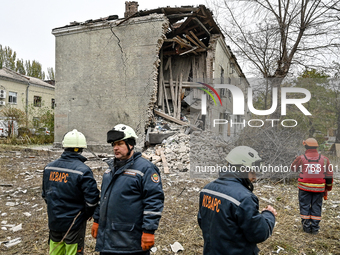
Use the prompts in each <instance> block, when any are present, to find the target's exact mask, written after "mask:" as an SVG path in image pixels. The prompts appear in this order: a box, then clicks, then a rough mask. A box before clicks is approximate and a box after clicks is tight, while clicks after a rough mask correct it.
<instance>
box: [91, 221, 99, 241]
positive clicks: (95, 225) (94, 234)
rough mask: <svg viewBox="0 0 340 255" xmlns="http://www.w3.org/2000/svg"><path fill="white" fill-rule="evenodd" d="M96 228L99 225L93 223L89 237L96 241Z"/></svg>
mask: <svg viewBox="0 0 340 255" xmlns="http://www.w3.org/2000/svg"><path fill="white" fill-rule="evenodd" d="M98 227H99V224H98V223H97V222H93V225H92V228H91V235H92V236H93V238H95V239H97V234H98Z"/></svg>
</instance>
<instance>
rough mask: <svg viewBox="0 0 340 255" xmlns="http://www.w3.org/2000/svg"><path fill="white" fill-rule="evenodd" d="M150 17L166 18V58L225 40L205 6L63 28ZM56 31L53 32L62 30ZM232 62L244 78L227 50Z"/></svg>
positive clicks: (159, 10)
mask: <svg viewBox="0 0 340 255" xmlns="http://www.w3.org/2000/svg"><path fill="white" fill-rule="evenodd" d="M151 14H164V15H165V16H166V17H167V18H168V20H169V30H168V32H167V33H166V39H165V40H164V42H163V47H162V49H163V54H164V55H165V56H166V55H184V54H195V55H198V54H199V53H201V52H205V51H207V50H208V46H209V43H210V39H211V36H212V35H216V34H217V35H220V36H221V37H222V38H223V39H224V35H223V33H222V31H221V30H220V28H219V26H218V24H217V23H216V22H215V20H214V17H213V13H212V12H211V11H210V10H209V9H208V8H206V7H205V6H204V5H199V6H196V7H194V6H181V7H169V6H167V7H159V8H157V9H152V10H144V11H143V10H141V11H138V12H136V13H135V14H133V15H131V16H129V17H127V18H124V19H120V20H119V19H118V15H110V16H108V17H106V18H100V19H96V20H92V19H90V20H87V21H85V22H77V21H74V22H71V23H70V25H67V26H64V27H60V28H70V27H75V26H90V25H92V24H93V25H95V24H97V23H101V22H106V21H112V20H116V26H120V25H121V24H123V23H124V22H126V21H127V20H130V19H133V18H137V17H143V16H148V15H151ZM60 28H55V29H53V30H52V33H53V31H55V30H57V29H60ZM227 48H228V51H229V53H230V56H231V59H233V60H234V63H235V64H236V66H238V68H239V70H240V71H241V76H243V77H244V74H243V72H242V70H241V68H240V66H239V64H238V63H237V59H236V57H235V55H234V54H233V53H232V51H231V49H230V47H229V46H227Z"/></svg>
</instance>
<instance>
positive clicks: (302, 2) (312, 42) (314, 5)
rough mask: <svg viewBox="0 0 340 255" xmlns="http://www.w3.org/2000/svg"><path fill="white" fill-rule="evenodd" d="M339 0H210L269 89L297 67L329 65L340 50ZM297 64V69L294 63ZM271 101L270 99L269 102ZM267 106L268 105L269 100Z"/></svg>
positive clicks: (239, 52) (240, 55) (243, 56)
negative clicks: (332, 55) (267, 80)
mask: <svg viewBox="0 0 340 255" xmlns="http://www.w3.org/2000/svg"><path fill="white" fill-rule="evenodd" d="M339 1H340V0H326V1H321V0H252V1H231V0H229V1H228V0H211V1H210V4H211V5H212V8H213V9H216V10H218V13H217V14H218V19H219V21H220V23H221V27H222V30H223V31H224V33H225V36H226V38H227V39H228V40H229V41H230V42H231V45H232V46H233V45H235V46H236V50H235V52H237V56H238V58H239V59H240V58H241V60H244V61H246V62H247V63H250V66H251V68H252V70H253V71H254V70H255V71H256V72H254V73H256V74H257V75H258V74H259V73H260V74H261V76H262V77H263V78H272V79H271V80H270V83H269V86H267V89H266V96H268V91H269V90H270V87H271V86H277V87H280V85H281V83H282V80H283V79H284V78H285V77H286V76H287V75H288V74H289V73H290V72H291V70H292V67H296V68H298V67H304V69H305V68H306V67H309V68H311V67H313V68H316V69H318V70H319V69H320V68H322V67H325V66H326V65H325V62H327V61H329V59H330V55H331V54H338V48H339V45H340V40H339V37H340V36H339V35H340V34H339V31H340V30H339V26H340V22H339V18H338V16H339V11H338V10H337V8H338V6H339ZM294 70H296V69H294ZM265 104H267V102H265ZM266 106H267V105H266Z"/></svg>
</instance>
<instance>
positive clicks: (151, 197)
mask: <svg viewBox="0 0 340 255" xmlns="http://www.w3.org/2000/svg"><path fill="white" fill-rule="evenodd" d="M136 139H137V135H136V133H135V131H134V130H133V129H132V128H131V127H129V126H127V125H125V124H119V125H116V126H115V127H114V128H113V129H112V130H110V131H108V132H107V142H108V143H111V144H112V146H113V151H114V154H115V158H114V159H112V160H109V161H108V162H107V163H108V165H109V169H108V170H107V171H105V173H104V175H103V181H102V187H101V198H100V205H99V206H98V207H97V209H96V212H95V214H94V216H93V218H94V223H93V226H92V229H91V234H92V236H93V237H94V238H96V239H97V243H96V251H99V252H100V254H101V255H108V254H129V255H132V254H136V255H137V254H138V255H146V254H150V251H149V250H150V248H151V247H152V246H153V245H154V243H155V237H154V233H155V231H156V230H157V228H158V224H159V220H160V218H161V215H162V211H163V203H164V193H163V189H162V183H161V178H160V173H159V170H158V168H157V167H156V166H155V165H154V164H152V163H151V162H150V161H148V160H146V159H144V158H142V157H141V153H140V152H134V146H135V145H136Z"/></svg>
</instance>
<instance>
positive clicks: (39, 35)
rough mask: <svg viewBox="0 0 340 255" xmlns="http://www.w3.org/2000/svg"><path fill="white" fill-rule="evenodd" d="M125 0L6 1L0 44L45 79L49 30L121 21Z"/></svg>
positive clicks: (149, 1)
mask: <svg viewBox="0 0 340 255" xmlns="http://www.w3.org/2000/svg"><path fill="white" fill-rule="evenodd" d="M138 4H139V10H146V9H148V10H150V9H156V8H158V7H166V6H170V7H175V6H177V7H179V6H184V5H193V6H197V5H199V4H206V2H205V0H172V1H170V0H157V1H155V0H143V1H142V0H140V1H138ZM124 11H125V0H96V1H93V0H58V1H46V0H29V1H24V0H7V1H5V0H4V1H1V15H0V24H1V26H0V44H1V45H2V46H3V47H4V46H9V47H10V48H12V49H13V50H14V51H16V53H17V58H19V59H23V60H31V61H32V60H37V61H38V62H40V64H41V65H42V68H43V70H44V71H45V73H46V75H47V68H48V67H53V68H54V70H55V66H54V63H55V37H54V36H53V35H52V33H51V32H52V29H54V28H57V27H62V26H65V25H68V24H69V23H70V22H72V21H78V22H84V21H86V20H89V19H98V18H101V17H107V16H109V15H118V16H119V18H123V17H124Z"/></svg>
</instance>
